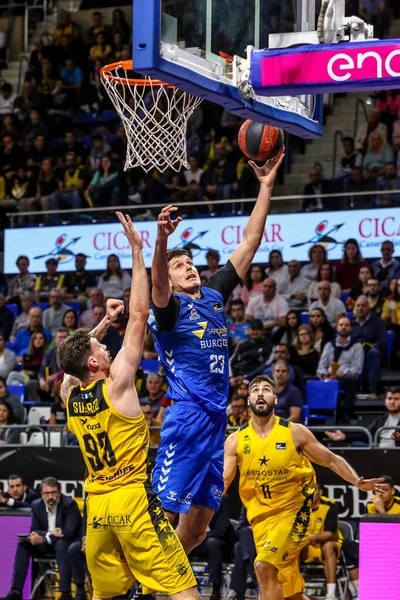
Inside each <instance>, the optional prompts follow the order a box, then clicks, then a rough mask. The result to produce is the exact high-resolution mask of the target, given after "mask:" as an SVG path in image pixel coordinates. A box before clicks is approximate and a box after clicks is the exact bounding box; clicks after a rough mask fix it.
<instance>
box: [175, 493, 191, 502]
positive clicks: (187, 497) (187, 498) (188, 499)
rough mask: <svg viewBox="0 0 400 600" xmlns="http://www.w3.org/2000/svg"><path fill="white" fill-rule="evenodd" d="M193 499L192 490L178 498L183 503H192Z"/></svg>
mask: <svg viewBox="0 0 400 600" xmlns="http://www.w3.org/2000/svg"><path fill="white" fill-rule="evenodd" d="M192 499H193V494H191V493H190V492H188V493H187V494H185V495H184V496H183V497H181V498H178V502H180V503H181V504H191V503H192Z"/></svg>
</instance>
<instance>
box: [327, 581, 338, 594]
mask: <svg viewBox="0 0 400 600" xmlns="http://www.w3.org/2000/svg"><path fill="white" fill-rule="evenodd" d="M326 587H327V592H328V596H334V595H335V594H336V583H327V584H326Z"/></svg>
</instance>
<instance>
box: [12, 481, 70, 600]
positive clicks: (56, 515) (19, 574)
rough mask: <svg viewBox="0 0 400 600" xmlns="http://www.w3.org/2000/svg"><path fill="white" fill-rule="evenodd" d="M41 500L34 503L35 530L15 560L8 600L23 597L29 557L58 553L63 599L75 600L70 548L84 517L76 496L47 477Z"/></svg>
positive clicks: (33, 525)
mask: <svg viewBox="0 0 400 600" xmlns="http://www.w3.org/2000/svg"><path fill="white" fill-rule="evenodd" d="M41 496H42V498H41V499H38V500H35V501H34V502H33V503H32V505H31V508H32V524H31V533H30V534H29V536H27V538H26V539H23V540H21V541H20V542H19V544H18V546H17V552H16V555H15V560H14V571H13V576H12V582H11V591H10V592H9V593H8V594H7V596H5V599H4V600H22V589H23V587H24V584H25V580H26V576H27V574H28V567H29V559H30V558H40V557H43V556H44V555H48V554H54V556H55V558H56V560H57V564H58V570H59V574H60V591H61V597H60V600H71V592H70V586H71V567H70V564H69V560H68V547H69V545H70V544H71V543H72V542H73V541H75V540H76V539H78V537H79V528H80V524H81V516H80V514H79V509H78V505H77V503H76V502H75V500H74V499H73V498H69V497H68V496H64V495H63V494H61V486H60V483H59V482H58V481H57V479H55V478H54V477H46V478H45V479H43V481H42V483H41Z"/></svg>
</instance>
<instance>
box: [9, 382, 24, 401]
mask: <svg viewBox="0 0 400 600" xmlns="http://www.w3.org/2000/svg"><path fill="white" fill-rule="evenodd" d="M7 389H8V391H9V392H10V394H14V396H17V398H18V399H19V400H20V401H21V402H23V401H24V398H25V391H26V390H25V386H24V385H8V386H7Z"/></svg>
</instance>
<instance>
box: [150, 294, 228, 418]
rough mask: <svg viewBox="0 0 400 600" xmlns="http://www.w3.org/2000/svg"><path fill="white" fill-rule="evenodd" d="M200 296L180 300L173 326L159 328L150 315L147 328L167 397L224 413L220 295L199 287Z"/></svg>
mask: <svg viewBox="0 0 400 600" xmlns="http://www.w3.org/2000/svg"><path fill="white" fill-rule="evenodd" d="M201 292H202V297H201V298H198V299H193V298H190V297H189V296H186V295H185V294H174V295H175V296H176V297H177V298H179V299H180V301H181V305H180V312H179V317H178V320H177V322H176V324H175V326H174V327H173V328H172V329H170V330H169V331H159V330H158V327H157V322H156V320H155V318H154V316H153V315H151V316H150V318H149V327H150V329H151V331H152V334H153V336H154V343H155V347H156V350H157V352H158V355H159V357H160V361H161V363H162V365H163V367H164V370H165V374H166V376H167V379H168V383H169V389H168V392H167V394H166V395H167V397H168V398H170V399H171V400H172V401H173V402H180V401H185V402H188V401H189V402H193V403H195V404H197V405H198V406H200V407H201V408H202V409H203V410H205V411H207V412H210V411H211V412H224V411H225V410H226V403H227V399H228V391H229V369H228V360H229V354H228V329H227V325H226V319H225V311H224V301H223V297H222V294H221V293H220V292H219V291H217V290H215V289H212V288H208V287H202V288H201Z"/></svg>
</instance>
